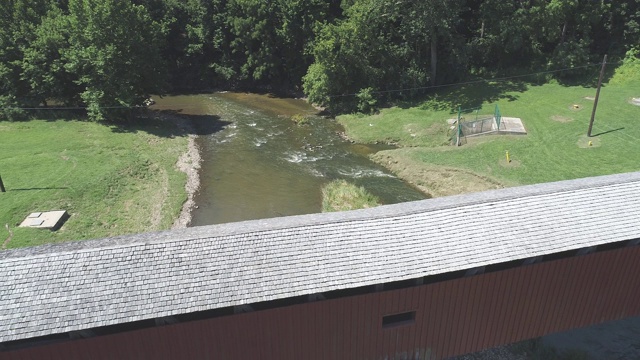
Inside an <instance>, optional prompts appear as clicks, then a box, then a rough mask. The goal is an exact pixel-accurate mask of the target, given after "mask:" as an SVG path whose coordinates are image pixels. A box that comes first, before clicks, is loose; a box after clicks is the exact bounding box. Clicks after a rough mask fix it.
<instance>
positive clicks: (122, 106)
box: [0, 61, 623, 111]
mask: <svg viewBox="0 0 640 360" xmlns="http://www.w3.org/2000/svg"><path fill="white" fill-rule="evenodd" d="M622 63H623V61H618V62H609V63H607V64H615V65H618V64H622ZM601 65H602V64H601V63H591V64H587V65H582V66H574V67H569V68H564V69H557V70H547V71H539V72H535V73H529V74H523V75H514V76H505V77H498V78H489V79H478V80H471V81H464V82H457V83H449V84H442V85H429V86H420V87H413V88H403V89H392V90H380V91H372V92H371V93H372V94H389V93H396V92H403V91H413V90H428V89H437V88H444V87H450V86H460V85H471V84H480V83H485V82H497V81H506V80H511V79H518V78H523V77H528V76H534V75H542V74H553V73H558V72H563V71H569V70H576V69H585V68H589V67H594V66H601ZM356 95H358V93H352V94H338V95H329V96H328V97H329V98H338V97H348V96H356ZM176 105H177V106H180V104H176ZM144 108H147V107H146V106H143V105H135V106H124V105H119V106H100V107H98V109H100V110H110V109H144ZM87 109H89V107H88V106H64V107H0V110H46V111H52V110H87Z"/></svg>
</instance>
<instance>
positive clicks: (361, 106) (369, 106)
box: [356, 87, 378, 114]
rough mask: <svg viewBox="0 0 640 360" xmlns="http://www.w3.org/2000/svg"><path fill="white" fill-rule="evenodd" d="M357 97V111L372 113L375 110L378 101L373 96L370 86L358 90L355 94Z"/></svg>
mask: <svg viewBox="0 0 640 360" xmlns="http://www.w3.org/2000/svg"><path fill="white" fill-rule="evenodd" d="M356 97H357V98H358V111H359V112H361V113H363V114H372V113H373V112H375V111H376V104H377V103H378V101H377V100H376V98H375V96H374V91H373V89H372V88H370V87H368V88H364V89H361V90H360V91H358V94H357V95H356Z"/></svg>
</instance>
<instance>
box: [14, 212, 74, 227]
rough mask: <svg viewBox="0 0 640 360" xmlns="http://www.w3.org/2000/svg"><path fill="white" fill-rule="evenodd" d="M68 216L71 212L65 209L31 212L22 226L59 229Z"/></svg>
mask: <svg viewBox="0 0 640 360" xmlns="http://www.w3.org/2000/svg"><path fill="white" fill-rule="evenodd" d="M68 218H69V214H68V213H67V212H66V211H65V210H58V211H47V212H35V213H31V214H29V216H27V218H26V219H24V221H23V222H22V223H21V224H20V227H30V228H36V229H49V230H57V229H59V228H60V227H61V226H62V224H64V222H65V221H67V219H68Z"/></svg>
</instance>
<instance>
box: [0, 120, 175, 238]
mask: <svg viewBox="0 0 640 360" xmlns="http://www.w3.org/2000/svg"><path fill="white" fill-rule="evenodd" d="M172 134H174V135H172ZM175 134H178V136H175ZM0 139H1V141H0V175H1V176H2V179H3V180H4V184H5V187H6V188H7V192H6V193H0V226H1V228H0V245H2V243H4V242H5V241H6V240H7V239H8V238H9V237H10V234H9V232H8V231H7V229H6V227H5V224H6V225H8V226H9V228H10V230H11V232H13V237H12V238H11V240H10V241H9V242H8V244H7V247H8V248H12V247H21V246H33V245H39V244H43V243H49V242H59V241H66V240H80V239H87V238H100V237H108V236H115V235H121V234H125V233H137V232H144V231H152V230H160V229H167V228H169V227H170V226H171V224H172V222H173V220H174V219H175V218H176V217H177V215H178V214H179V212H180V210H181V207H182V204H183V202H184V201H185V200H186V193H185V190H184V182H185V179H186V177H185V176H186V175H185V174H184V173H182V172H179V171H178V170H177V169H176V167H175V163H176V160H177V159H178V157H179V156H180V155H181V154H182V153H184V152H185V151H186V146H187V138H186V137H185V136H184V134H180V131H179V130H178V129H177V128H176V127H175V125H173V124H170V123H168V122H160V121H151V120H149V121H146V122H143V123H142V124H139V125H137V126H136V127H135V128H133V127H129V128H126V127H125V128H117V127H112V126H107V125H103V124H97V123H92V122H83V121H75V120H74V121H65V120H57V121H44V120H32V121H20V122H7V121H0ZM60 209H64V210H67V211H68V212H69V213H70V214H71V217H70V219H69V220H68V221H67V222H66V224H65V225H64V226H63V227H62V229H60V230H59V231H56V232H52V231H49V230H40V229H28V228H18V227H17V225H18V224H19V223H20V222H21V221H22V220H23V219H24V218H25V217H26V216H27V215H29V213H31V212H36V211H47V210H60Z"/></svg>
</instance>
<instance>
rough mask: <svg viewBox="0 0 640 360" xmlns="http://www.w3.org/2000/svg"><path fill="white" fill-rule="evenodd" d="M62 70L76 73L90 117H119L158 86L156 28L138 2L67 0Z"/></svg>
mask: <svg viewBox="0 0 640 360" xmlns="http://www.w3.org/2000/svg"><path fill="white" fill-rule="evenodd" d="M68 26H69V48H68V50H66V51H65V52H64V54H63V60H64V61H65V69H66V70H67V71H68V72H69V73H71V74H74V75H75V76H77V79H76V80H75V83H76V84H77V85H79V86H81V87H82V92H81V93H80V98H81V99H82V101H83V102H84V103H85V104H86V105H87V107H88V115H89V117H90V118H91V119H93V120H104V119H105V118H106V117H108V116H118V115H122V114H123V113H124V111H123V109H125V110H126V109H128V108H130V107H133V106H137V105H142V104H143V101H144V100H145V99H146V98H147V97H148V96H149V94H151V93H158V92H161V91H162V90H163V86H164V80H165V76H166V72H165V67H164V63H163V61H162V58H161V56H160V46H159V45H160V43H159V35H160V27H159V26H158V24H157V23H154V22H153V21H152V20H151V18H150V16H149V14H148V12H147V11H146V9H145V8H144V7H143V6H140V5H133V4H132V3H131V2H129V1H120V0H70V1H69V16H68Z"/></svg>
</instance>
